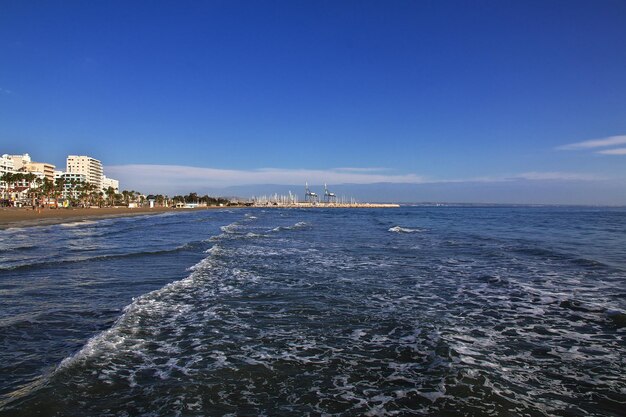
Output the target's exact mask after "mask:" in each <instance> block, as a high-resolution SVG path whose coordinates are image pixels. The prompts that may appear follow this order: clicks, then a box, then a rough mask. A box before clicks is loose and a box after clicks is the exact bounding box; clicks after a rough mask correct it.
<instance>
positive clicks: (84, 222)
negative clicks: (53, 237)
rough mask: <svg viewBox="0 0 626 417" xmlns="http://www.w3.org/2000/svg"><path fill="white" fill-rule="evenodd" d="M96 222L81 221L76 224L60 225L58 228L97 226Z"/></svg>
mask: <svg viewBox="0 0 626 417" xmlns="http://www.w3.org/2000/svg"><path fill="white" fill-rule="evenodd" d="M97 223H98V222H96V221H93V220H81V221H78V222H69V223H61V224H59V226H61V227H77V226H89V225H92V224H97Z"/></svg>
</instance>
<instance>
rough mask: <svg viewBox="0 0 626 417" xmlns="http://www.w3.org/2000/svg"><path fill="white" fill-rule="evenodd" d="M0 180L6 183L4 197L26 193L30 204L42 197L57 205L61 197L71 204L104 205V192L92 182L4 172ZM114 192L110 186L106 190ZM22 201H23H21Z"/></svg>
mask: <svg viewBox="0 0 626 417" xmlns="http://www.w3.org/2000/svg"><path fill="white" fill-rule="evenodd" d="M0 181H3V182H4V183H5V184H6V187H5V191H4V193H3V194H4V195H3V196H2V197H3V198H4V199H9V198H10V196H11V195H12V194H14V195H16V196H19V195H22V196H24V195H26V196H27V199H28V200H30V203H31V204H32V205H36V204H40V203H41V202H42V201H43V200H44V199H45V200H46V201H54V204H55V205H56V206H57V207H58V202H59V199H60V198H61V197H63V198H66V199H68V200H69V201H70V204H72V205H84V206H86V205H100V206H102V205H104V203H105V201H104V193H103V192H102V191H101V190H98V189H97V187H96V186H95V185H93V184H90V183H88V182H84V181H77V180H69V181H66V180H65V179H64V178H57V179H56V180H55V181H51V180H49V179H48V178H39V177H38V176H36V175H35V174H33V173H21V172H17V173H11V172H9V173H5V174H3V175H2V176H1V177H0ZM111 190H112V193H113V194H115V190H113V189H112V188H111V189H110V190H107V194H108V195H110V194H111ZM22 202H24V201H22Z"/></svg>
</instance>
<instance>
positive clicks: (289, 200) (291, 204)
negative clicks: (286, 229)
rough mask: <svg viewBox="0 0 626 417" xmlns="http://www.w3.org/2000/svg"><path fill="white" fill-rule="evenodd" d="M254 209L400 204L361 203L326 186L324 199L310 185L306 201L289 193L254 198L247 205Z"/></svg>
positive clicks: (377, 206)
mask: <svg viewBox="0 0 626 417" xmlns="http://www.w3.org/2000/svg"><path fill="white" fill-rule="evenodd" d="M246 205H248V206H252V207H282V208H397V207H400V205H399V204H392V203H361V202H357V201H356V200H355V199H354V198H352V197H351V198H349V199H347V198H345V197H338V196H337V195H336V194H335V193H333V192H330V191H329V190H328V186H327V185H326V184H324V194H323V199H322V200H320V196H319V195H318V194H317V193H315V192H313V191H311V189H310V188H309V183H308V182H307V183H306V184H305V186H304V201H303V202H301V201H298V195H297V194H292V193H291V191H289V194H288V195H278V194H274V195H271V196H269V197H268V196H262V197H252V198H251V199H250V200H249V201H248V202H247V204H246Z"/></svg>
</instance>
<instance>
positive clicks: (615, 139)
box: [557, 135, 626, 151]
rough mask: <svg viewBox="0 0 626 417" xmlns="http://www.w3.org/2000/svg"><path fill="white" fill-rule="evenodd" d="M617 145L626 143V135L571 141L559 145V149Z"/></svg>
mask: <svg viewBox="0 0 626 417" xmlns="http://www.w3.org/2000/svg"><path fill="white" fill-rule="evenodd" d="M615 145H626V135H619V136H609V137H607V138H601V139H592V140H586V141H583V142H576V143H569V144H567V145H562V146H559V147H557V149H559V150H567V151H571V150H579V149H595V148H604V147H608V146H615Z"/></svg>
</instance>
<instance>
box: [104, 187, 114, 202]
mask: <svg viewBox="0 0 626 417" xmlns="http://www.w3.org/2000/svg"><path fill="white" fill-rule="evenodd" d="M106 195H107V197H108V198H109V205H110V206H113V205H114V203H115V201H114V198H115V188H113V187H109V188H107V190H106Z"/></svg>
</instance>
